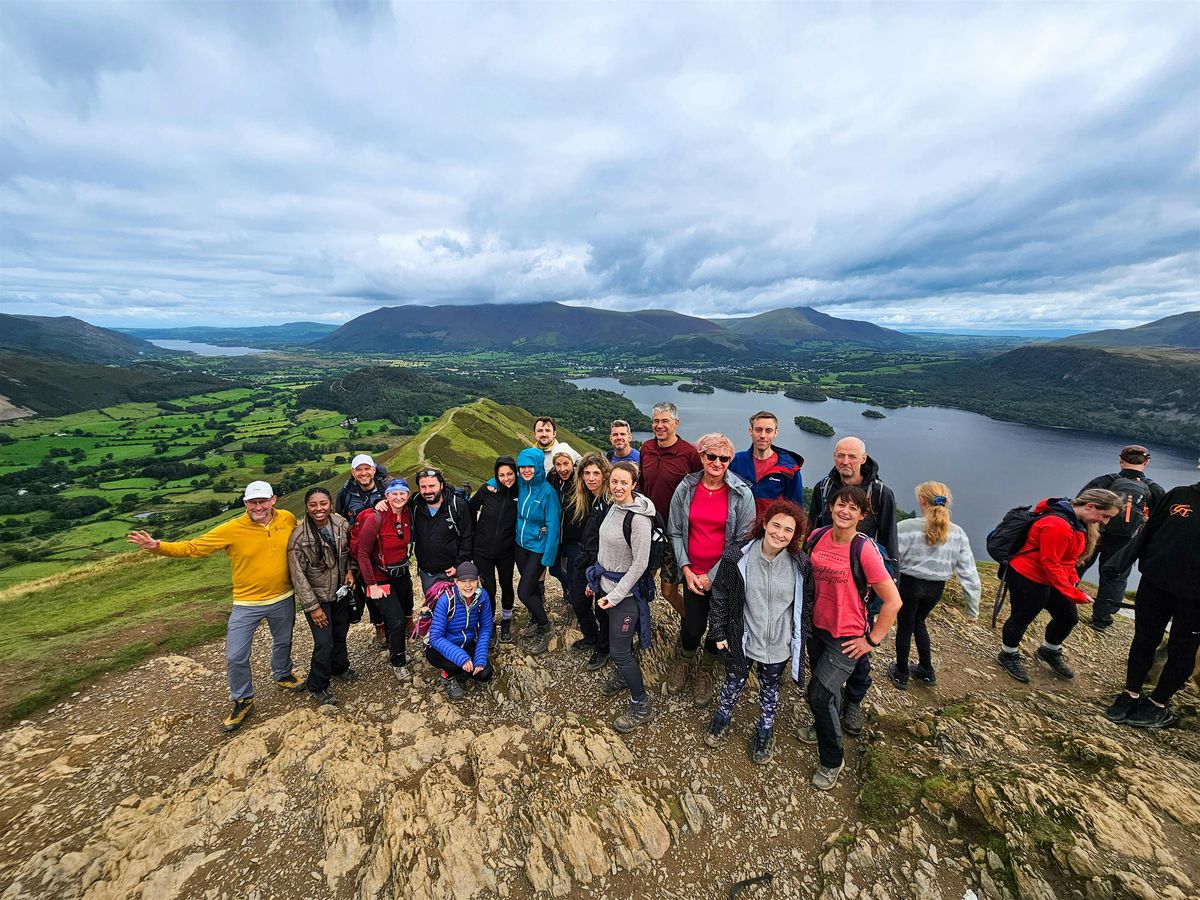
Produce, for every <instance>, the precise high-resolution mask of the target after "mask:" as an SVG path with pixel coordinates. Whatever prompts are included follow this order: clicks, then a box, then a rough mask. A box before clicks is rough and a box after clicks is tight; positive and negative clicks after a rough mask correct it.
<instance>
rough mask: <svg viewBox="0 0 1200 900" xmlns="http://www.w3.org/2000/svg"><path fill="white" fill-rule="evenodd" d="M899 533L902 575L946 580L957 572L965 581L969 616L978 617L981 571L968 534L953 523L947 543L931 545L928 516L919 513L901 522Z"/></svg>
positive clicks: (897, 528)
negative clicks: (925, 517)
mask: <svg viewBox="0 0 1200 900" xmlns="http://www.w3.org/2000/svg"><path fill="white" fill-rule="evenodd" d="M896 536H897V539H898V542H899V549H900V555H899V557H898V558H897V562H898V563H899V564H900V574H901V575H908V576H909V577H911V578H920V579H923V580H924V581H946V580H947V579H949V577H950V576H951V575H957V576H958V580H959V582H960V583H961V584H962V589H963V597H964V603H963V606H964V608H965V611H966V614H967V618H968V619H974V618H978V616H979V593H980V590H981V587H980V584H979V570H978V569H976V568H975V554H974V553H972V552H971V542H970V541H969V540H967V533H966V532H965V531H963V530H962V529H961V528H959V527H958V526H957V525H955V524H954V523H953V522H951V523H950V534H949V535H948V536H947V537H946V543H944V544H938V545H937V546H936V547H930V546H929V544H927V543H926V542H925V519H924V517H923V516H918V517H917V518H915V519H905V520H904V521H903V522H901V523H899V524H898V525H897V526H896Z"/></svg>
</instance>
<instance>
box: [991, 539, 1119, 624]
mask: <svg viewBox="0 0 1200 900" xmlns="http://www.w3.org/2000/svg"><path fill="white" fill-rule="evenodd" d="M1131 540H1132V538H1131V537H1127V536H1125V535H1115V534H1101V535H1100V542H1099V543H1098V544H1096V549H1095V551H1094V552H1093V553H1092V557H1091V559H1089V560H1088V562H1087V565H1086V566H1084V567H1083V569H1082V571H1081V572H1080V574H1083V572H1086V571H1087V570H1088V569H1090V568H1091V567H1092V563H1093V562H1095V561H1096V559H1097V558H1099V560H1100V577H1099V579H1098V581H1099V589H1098V590H1097V591H1096V602H1095V604H1093V606H1092V622H1093V623H1094V624H1095V625H1099V626H1100V627H1101V628H1103V627H1106V626H1108V625H1111V624H1112V621H1113V616H1115V615H1116V614H1117V610H1119V609H1120V608H1121V604H1122V603H1123V602H1124V601H1125V586H1126V585H1127V584H1128V583H1129V572H1130V570H1131V569H1132V567H1130V568H1129V569H1126V570H1125V571H1124V572H1122V573H1121V574H1120V575H1118V576H1117V577H1115V578H1106V577H1105V576H1104V564H1105V563H1107V562H1108V561H1109V560H1110V559H1111V558H1112V557H1114V556H1116V555H1117V554H1118V553H1119V552H1121V551H1122V550H1124V549H1125V546H1126V545H1127V544H1128V543H1129V542H1130V541H1131ZM1010 646H1011V645H1010Z"/></svg>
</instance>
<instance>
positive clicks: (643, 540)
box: [596, 494, 654, 606]
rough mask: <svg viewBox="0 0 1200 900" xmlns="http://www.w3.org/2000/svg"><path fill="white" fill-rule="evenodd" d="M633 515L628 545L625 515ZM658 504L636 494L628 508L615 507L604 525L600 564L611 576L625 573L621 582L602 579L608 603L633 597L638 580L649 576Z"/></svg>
mask: <svg viewBox="0 0 1200 900" xmlns="http://www.w3.org/2000/svg"><path fill="white" fill-rule="evenodd" d="M629 512H632V513H633V514H634V516H633V522H632V523H630V524H631V528H630V532H629V540H630V543H632V546H630V543H626V541H625V514H626V513H629ZM653 517H654V504H653V503H651V502H650V498H649V497H647V496H646V495H644V494H634V495H633V497H632V498H631V499H630V501H629V503H627V504H626V505H625V506H617V504H615V503H614V504H613V505H612V506H611V507H609V510H608V513H607V514H605V516H604V521H603V522H601V523H600V552H599V553H598V554H597V558H596V561H597V562H598V563H599V564H600V565H601V566H603V567H604V568H605V569H606V570H607V571H609V572H624V573H625V575H624V576H623V577H622V578H621V580H620V581H613V580H612V579H610V578H602V579H601V580H600V586H601V587H602V588H604V590H605V591H607V592H608V593H607V595H606V596H607V597H608V602H609V603H611V604H613V605H614V606H615V605H616V604H618V603H620V602H621V601H622V600H624V599H625V598H626V597H628V596H629V592H630V591H632V590H633V586H634V585H635V584H637V582H638V579H639V578H641V577H642V575H643V574H645V571H646V566H647V564H648V563H649V562H650V528H651V520H652V519H653Z"/></svg>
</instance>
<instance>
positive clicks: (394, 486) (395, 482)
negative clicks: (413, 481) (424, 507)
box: [383, 478, 412, 494]
mask: <svg viewBox="0 0 1200 900" xmlns="http://www.w3.org/2000/svg"><path fill="white" fill-rule="evenodd" d="M396 491H404V493H406V494H411V493H412V491H410V490H409V488H408V482H407V481H405V480H404V479H403V478H393V479H392V480H391V481H389V482H388V483H387V487H385V488H384V489H383V492H384V493H385V494H394V493H396Z"/></svg>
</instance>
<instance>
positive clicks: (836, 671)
mask: <svg viewBox="0 0 1200 900" xmlns="http://www.w3.org/2000/svg"><path fill="white" fill-rule="evenodd" d="M846 640H849V638H835V637H834V636H833V635H832V634H830V633H829V632H828V631H826V630H825V629H823V628H814V629H813V631H812V637H811V638H810V639H809V641H808V662H809V666H810V667H811V669H812V677H811V678H810V679H809V681H808V687H807V688H806V689H805V696H806V698H807V699H808V708H809V709H811V710H812V715H813V726H814V727H815V728H816V730H817V755H818V756H819V757H820V759H821V765H823V766H825V767H827V768H830V769H836V768H837V767H838V766H840V765H841V764H842V762H843V761H844V760H845V750H844V747H843V732H842V691H843V688H845V686H846V681H847V679H849V677H850V673H851V672H853V671H854V667H855V661H854V660H852V659H851V658H850V657H849V656H847V655H846V654H845V653H843V652H842V641H846ZM870 655H871V654H870V653H868V654H867V656H870ZM862 658H863V659H865V658H866V657H862Z"/></svg>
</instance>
